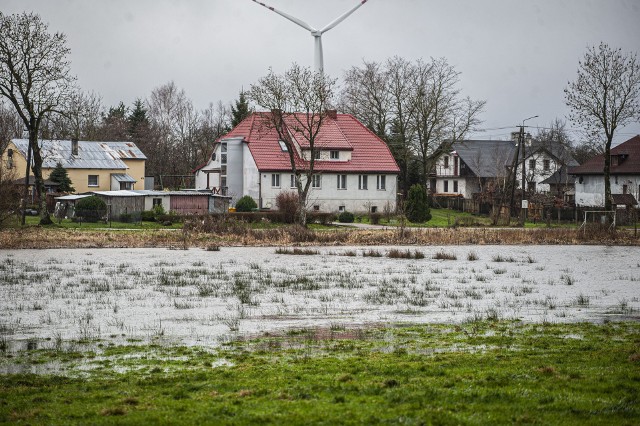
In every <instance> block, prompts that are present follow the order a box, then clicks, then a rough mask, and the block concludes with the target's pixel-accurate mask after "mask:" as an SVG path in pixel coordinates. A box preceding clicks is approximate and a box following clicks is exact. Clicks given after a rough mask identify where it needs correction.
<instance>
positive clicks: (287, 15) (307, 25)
mask: <svg viewBox="0 0 640 426" xmlns="http://www.w3.org/2000/svg"><path fill="white" fill-rule="evenodd" d="M365 1H366V0H365ZM253 2H254V3H258V4H259V5H261V6H263V7H266V8H267V9H269V10H270V11H272V12H275V13H277V14H278V15H280V16H282V17H284V18H287V19H288V20H290V21H291V22H293V23H294V24H298V25H300V26H301V27H302V28H304V29H305V30H307V31H311V32H314V31H316V29H315V28H313V27H312V26H311V25H309V24H307V23H306V22H304V21H302V20H300V19H298V18H295V17H293V16H291V15H289V14H288V13H284V12H281V11H279V10H278V9H276V8H274V7H271V6H267V5H266V4H264V3H262V2H260V1H257V0H253Z"/></svg>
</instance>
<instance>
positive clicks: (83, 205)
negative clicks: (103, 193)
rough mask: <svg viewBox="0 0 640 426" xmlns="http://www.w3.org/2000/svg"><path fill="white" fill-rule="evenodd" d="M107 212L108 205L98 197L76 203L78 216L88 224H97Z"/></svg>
mask: <svg viewBox="0 0 640 426" xmlns="http://www.w3.org/2000/svg"><path fill="white" fill-rule="evenodd" d="M106 212H107V203H105V202H104V200H103V199H102V198H100V197H98V196H96V195H92V196H90V197H86V198H82V199H80V200H78V202H77V203H76V216H77V217H79V218H81V219H82V220H84V221H86V222H97V221H98V220H100V219H101V218H102V216H104V215H105V213H106Z"/></svg>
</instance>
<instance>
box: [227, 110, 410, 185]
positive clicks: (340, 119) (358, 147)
mask: <svg viewBox="0 0 640 426" xmlns="http://www.w3.org/2000/svg"><path fill="white" fill-rule="evenodd" d="M267 114H270V113H268V112H258V113H253V114H252V115H251V116H249V117H247V118H246V119H245V120H243V121H242V122H241V123H240V124H238V125H237V126H236V127H235V128H234V129H233V130H231V131H230V132H229V133H227V134H226V135H224V136H223V137H221V138H220V139H218V141H220V140H223V139H229V138H233V137H242V138H243V140H244V141H245V142H247V143H248V144H249V150H250V151H251V154H252V155H253V158H254V160H255V162H256V165H257V166H258V170H261V171H289V170H291V163H290V160H289V153H288V152H286V151H282V149H281V148H280V144H279V143H278V135H277V133H276V131H275V130H274V129H272V128H270V127H269V126H268V125H267V121H266V120H265V118H268V115H267ZM298 119H304V115H303V114H298ZM286 123H287V124H288V126H289V128H290V129H291V128H295V125H294V118H291V117H289V118H288V119H287V120H286ZM292 133H293V136H294V137H295V138H296V141H297V142H298V144H299V145H300V146H301V147H302V149H305V148H307V149H308V148H309V143H308V141H306V140H304V138H303V137H302V134H301V133H300V132H296V131H292ZM315 146H316V147H318V148H322V149H335V150H341V151H351V160H349V161H335V160H334V161H330V160H316V162H315V170H316V171H318V172H344V173H364V172H381V173H399V171H400V169H399V168H398V165H397V164H396V162H395V160H394V158H393V155H391V151H389V147H388V146H387V144H386V143H385V142H384V141H383V140H382V139H380V138H379V137H378V136H376V135H375V134H374V133H373V132H371V131H369V129H367V128H366V127H365V126H364V125H363V124H362V123H360V122H359V121H358V120H357V119H356V118H354V117H353V116H351V115H349V114H337V115H336V118H335V119H334V118H330V117H326V118H325V121H324V122H323V126H322V128H321V129H320V132H319V134H318V138H317V139H316V145H315ZM294 154H295V158H296V161H297V162H298V164H300V165H301V166H302V167H304V165H306V163H307V162H306V161H304V160H302V159H300V157H299V156H298V155H297V153H294ZM299 167H300V166H299Z"/></svg>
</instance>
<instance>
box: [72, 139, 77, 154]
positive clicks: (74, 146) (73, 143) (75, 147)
mask: <svg viewBox="0 0 640 426" xmlns="http://www.w3.org/2000/svg"><path fill="white" fill-rule="evenodd" d="M71 155H74V156H77V155H78V139H77V138H72V139H71Z"/></svg>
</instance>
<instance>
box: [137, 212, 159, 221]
mask: <svg viewBox="0 0 640 426" xmlns="http://www.w3.org/2000/svg"><path fill="white" fill-rule="evenodd" d="M141 218H142V220H144V221H145V222H154V221H155V220H156V212H155V211H153V210H145V211H143V212H142V215H141Z"/></svg>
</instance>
